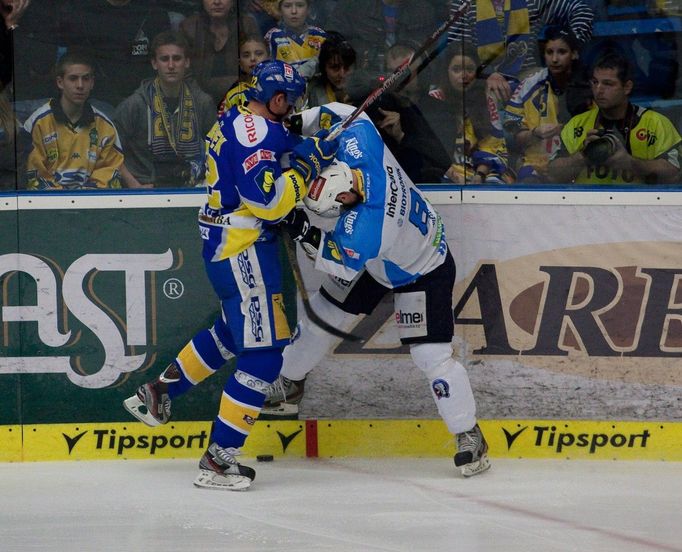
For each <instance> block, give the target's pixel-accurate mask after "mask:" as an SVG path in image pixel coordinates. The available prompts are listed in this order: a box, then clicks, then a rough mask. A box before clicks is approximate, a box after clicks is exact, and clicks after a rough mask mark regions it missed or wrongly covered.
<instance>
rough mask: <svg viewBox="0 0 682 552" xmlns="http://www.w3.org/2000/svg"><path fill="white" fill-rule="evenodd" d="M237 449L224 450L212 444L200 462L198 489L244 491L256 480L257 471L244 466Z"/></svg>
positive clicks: (195, 483)
mask: <svg viewBox="0 0 682 552" xmlns="http://www.w3.org/2000/svg"><path fill="white" fill-rule="evenodd" d="M239 454H240V452H239V450H237V449H235V448H222V447H220V446H218V444H217V443H211V444H210V445H209V446H208V449H207V450H206V452H205V453H204V455H203V456H202V457H201V460H200V461H199V470H200V472H199V475H198V476H197V477H196V479H195V480H194V485H195V486H196V487H201V488H203V489H218V490H221V489H222V490H228V491H244V490H246V489H248V488H249V487H250V486H251V482H252V481H253V480H254V479H255V478H256V470H254V469H253V468H250V467H248V466H242V465H241V464H240V463H238V462H237V459H236V456H238V455H239Z"/></svg>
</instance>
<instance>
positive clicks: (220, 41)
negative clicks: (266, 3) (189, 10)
mask: <svg viewBox="0 0 682 552" xmlns="http://www.w3.org/2000/svg"><path fill="white" fill-rule="evenodd" d="M180 30H181V31H182V32H183V33H184V35H185V36H186V37H187V39H188V40H189V43H190V47H191V49H192V57H191V59H192V65H191V67H192V71H191V74H192V76H193V77H194V78H196V79H197V81H198V82H199V86H201V88H202V89H203V90H204V91H205V92H208V94H209V95H210V96H211V97H212V98H213V101H214V103H215V105H216V107H217V106H218V105H220V102H221V101H222V99H223V98H224V97H225V92H227V90H228V89H229V88H230V86H231V85H232V83H233V82H234V81H235V80H236V79H237V78H239V64H238V62H237V59H238V56H239V34H240V33H242V34H259V33H258V27H257V25H256V23H255V21H254V20H253V18H251V17H249V16H246V17H243V18H241V20H240V18H239V17H238V14H237V9H236V5H235V1H234V0H203V2H202V10H201V12H199V13H195V14H194V15H191V16H190V17H188V18H187V19H185V20H184V21H183V22H182V23H180Z"/></svg>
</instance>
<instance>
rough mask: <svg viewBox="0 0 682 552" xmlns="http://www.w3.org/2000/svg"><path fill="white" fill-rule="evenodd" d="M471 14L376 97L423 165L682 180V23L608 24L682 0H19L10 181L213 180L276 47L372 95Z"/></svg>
mask: <svg viewBox="0 0 682 552" xmlns="http://www.w3.org/2000/svg"><path fill="white" fill-rule="evenodd" d="M455 12H457V14H458V17H457V19H456V21H455V22H454V24H453V25H452V26H451V27H450V28H449V30H448V32H447V34H446V35H445V36H443V37H442V39H441V40H440V41H439V43H438V45H437V46H436V49H435V51H434V53H433V55H432V60H430V62H429V63H428V64H424V67H423V71H421V72H419V73H418V74H416V75H412V77H411V78H410V79H408V80H407V81H405V82H403V83H401V84H400V85H399V86H398V87H397V88H396V89H395V90H393V91H391V92H390V93H387V94H385V95H384V96H382V98H381V99H380V101H379V102H378V103H377V104H375V105H374V106H372V108H371V109H370V110H369V112H368V115H369V116H370V117H371V118H372V120H373V121H374V123H375V125H376V127H377V129H378V130H379V131H380V133H381V135H382V138H383V139H384V141H385V143H386V144H387V145H388V147H389V148H390V149H391V151H392V152H393V153H394V155H395V156H396V158H397V159H398V160H399V162H400V163H401V165H403V167H404V168H405V170H406V171H407V172H408V174H409V175H410V177H411V178H412V179H413V180H415V181H416V182H420V183H454V184H479V183H487V184H514V183H519V184H529V185H532V184H544V183H547V184H549V183H560V184H567V183H572V182H575V183H588V184H670V183H680V182H682V176H681V172H680V156H681V154H682V145H681V144H682V138H680V128H679V125H680V122H681V121H682V117H680V116H679V112H680V110H679V109H678V111H677V113H678V115H676V114H675V113H676V112H675V111H674V110H672V109H671V110H669V112H666V114H664V113H662V112H661V110H660V109H659V107H660V105H662V104H661V102H660V101H659V103H658V104H657V103H656V102H655V101H654V100H668V102H669V103H670V104H671V105H674V104H675V101H676V100H677V101H678V103H679V100H680V99H682V91H681V90H680V88H681V87H680V83H681V82H682V71H680V68H679V62H680V59H682V56H681V55H680V52H679V49H680V48H682V45H681V44H678V41H680V40H682V32H679V31H678V32H677V33H675V32H669V33H649V34H646V35H645V34H641V35H632V34H629V35H622V34H621V35H618V34H616V33H610V34H609V33H601V34H599V35H598V34H597V33H595V32H594V30H595V27H596V26H598V25H602V28H605V29H609V27H608V25H609V23H615V22H619V21H623V20H638V21H640V20H646V19H658V18H661V19H667V20H668V21H673V20H674V19H675V18H678V22H679V18H680V17H681V16H682V13H680V12H682V9H681V8H680V7H679V2H678V1H674V0H637V1H632V0H466V1H465V0H409V1H408V0H145V1H143V0H64V1H62V2H54V1H53V0H0V13H1V14H2V19H3V21H2V22H0V191H1V190H11V189H15V188H19V189H32V190H58V189H69V190H74V189H103V188H168V187H180V188H183V187H193V186H201V185H202V182H203V176H204V168H203V166H204V155H205V153H204V137H205V135H206V133H207V131H208V130H209V129H210V127H211V126H212V125H213V123H214V122H215V120H216V117H217V116H219V115H220V114H221V113H222V112H223V111H224V110H226V109H229V108H230V107H232V106H235V105H240V106H243V105H244V104H245V102H246V100H245V96H244V92H245V91H246V90H247V89H248V88H249V87H250V74H251V72H252V70H253V69H254V67H255V66H256V64H258V63H259V62H260V61H263V60H265V59H270V58H274V59H280V60H282V61H286V62H288V63H290V64H291V65H292V66H294V67H295V68H296V69H297V70H298V71H299V73H300V74H301V76H303V77H304V79H305V80H306V81H307V83H308V93H307V106H308V107H313V106H317V105H321V104H324V103H328V102H332V101H338V102H344V103H348V104H351V105H359V104H360V103H361V102H362V100H363V99H364V98H365V97H366V96H367V95H368V94H369V93H370V92H371V91H372V90H373V89H375V88H376V87H377V86H379V85H380V84H381V83H382V82H383V80H384V79H385V78H386V77H387V76H388V75H390V74H391V73H392V72H393V71H394V70H395V69H397V68H398V67H399V66H400V65H401V64H402V63H405V62H406V61H408V60H410V59H411V56H412V55H413V54H414V53H415V52H416V51H417V50H418V48H419V46H420V45H421V44H422V43H423V41H424V40H425V39H426V38H428V37H429V36H430V35H431V34H432V33H433V32H434V30H435V29H436V28H438V26H439V25H441V24H442V22H443V21H445V20H446V19H447V18H448V16H449V15H450V14H452V13H455ZM603 25H606V27H604V26H603ZM431 61H432V62H431ZM652 102H653V104H654V107H651V105H652ZM640 104H643V105H640ZM247 107H248V106H247ZM668 115H670V116H668Z"/></svg>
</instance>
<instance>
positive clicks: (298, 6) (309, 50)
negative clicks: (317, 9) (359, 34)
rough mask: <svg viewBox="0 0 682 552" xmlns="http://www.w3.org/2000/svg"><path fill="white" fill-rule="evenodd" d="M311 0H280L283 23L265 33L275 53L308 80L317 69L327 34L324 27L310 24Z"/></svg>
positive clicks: (276, 57) (273, 53)
mask: <svg viewBox="0 0 682 552" xmlns="http://www.w3.org/2000/svg"><path fill="white" fill-rule="evenodd" d="M308 2H309V0H280V2H279V10H280V12H281V14H282V19H281V21H280V24H279V25H278V26H277V27H273V28H272V29H270V30H269V31H268V32H267V34H266V35H265V40H266V41H267V42H268V44H269V45H270V51H271V52H272V57H273V58H274V59H279V60H282V61H285V62H286V63H289V64H291V65H292V66H293V67H294V68H295V69H296V70H297V71H298V73H299V74H300V75H301V76H302V77H303V78H304V79H306V80H309V79H310V78H311V77H312V76H313V75H314V74H315V73H317V67H318V56H319V55H320V48H321V47H322V44H323V43H324V41H325V38H326V33H325V32H324V31H323V30H322V29H320V28H319V27H315V26H313V25H309V24H308V9H309V4H308Z"/></svg>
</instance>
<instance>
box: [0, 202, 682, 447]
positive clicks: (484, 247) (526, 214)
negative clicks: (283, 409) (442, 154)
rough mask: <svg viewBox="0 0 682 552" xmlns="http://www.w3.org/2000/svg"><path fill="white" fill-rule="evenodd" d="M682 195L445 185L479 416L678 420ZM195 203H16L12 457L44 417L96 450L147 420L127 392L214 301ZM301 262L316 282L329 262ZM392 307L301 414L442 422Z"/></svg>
mask: <svg viewBox="0 0 682 552" xmlns="http://www.w3.org/2000/svg"><path fill="white" fill-rule="evenodd" d="M474 195H476V197H474ZM521 195H522V194H521ZM671 195H672V196H675V194H674V193H672V194H668V195H666V194H658V196H659V197H658V199H656V197H654V198H650V200H648V201H639V199H638V200H636V201H632V200H630V199H627V198H626V200H625V201H623V202H621V203H620V204H616V203H615V202H613V201H612V198H611V199H609V198H605V199H604V200H603V201H594V196H592V197H591V198H590V199H589V200H585V199H584V198H583V195H580V196H575V201H570V197H571V193H570V192H565V193H564V194H563V198H564V200H565V198H566V197H567V196H568V197H569V201H564V202H563V203H562V201H561V199H557V200H556V201H554V200H550V201H545V199H544V198H543V199H540V200H538V199H537V194H535V195H533V194H531V195H530V196H529V198H530V199H529V200H528V201H526V202H524V201H523V198H521V199H519V197H518V196H519V194H516V196H514V197H512V198H507V199H504V198H503V200H502V201H500V200H499V197H500V196H499V195H497V196H495V197H496V198H497V199H490V196H489V195H486V194H485V193H481V192H478V193H477V194H474V193H473V192H471V193H469V194H467V193H459V192H458V193H453V192H438V193H435V194H431V196H430V197H431V198H432V201H433V202H434V203H435V204H437V209H438V210H439V212H440V213H441V215H442V216H443V219H444V220H445V225H446V232H447V236H448V243H449V245H450V247H451V250H452V251H453V255H454V257H455V260H456V263H457V283H456V287H455V290H454V296H453V304H454V313H453V316H455V319H456V330H455V336H454V341H453V343H454V346H455V355H456V357H457V358H458V359H459V360H460V361H461V362H462V363H463V364H465V366H466V367H467V369H468V372H469V375H470V378H471V382H472V386H473V388H474V394H475V395H476V399H477V403H478V416H479V417H480V418H482V419H483V420H502V421H504V420H506V419H509V420H623V421H627V420H632V421H655V420H660V421H680V420H682V414H681V412H682V411H680V408H679V404H680V402H681V401H682V363H680V357H681V356H682V290H681V289H680V280H681V279H682V240H680V236H682V217H680V216H679V212H680V207H679V206H678V205H676V204H674V203H678V201H677V198H676V196H675V197H674V200H673V201H670V199H669V198H670V197H671ZM661 196H662V197H663V199H661ZM640 197H642V196H640ZM666 198H668V199H666ZM5 199H7V198H3V200H5ZM11 201H15V202H16V206H13V205H12V204H11ZM201 201H202V197H201V194H199V193H197V194H194V193H185V194H167V195H155V194H149V195H133V194H120V195H119V194H115V195H114V194H111V195H109V194H92V195H89V196H69V195H58V194H54V195H27V196H23V195H22V196H19V198H16V197H15V198H9V199H7V201H5V203H4V205H3V207H2V209H0V219H1V220H0V222H1V223H2V228H3V230H4V231H3V232H2V234H0V247H1V250H0V285H1V286H2V300H1V301H2V302H1V304H0V307H1V308H0V330H1V332H2V333H1V334H0V335H1V340H2V341H1V344H0V345H1V347H0V392H1V393H2V397H3V400H2V401H0V429H1V430H2V433H0V436H1V437H2V446H0V449H1V450H2V452H1V453H0V454H2V455H3V456H0V460H1V459H2V458H3V457H6V456H8V455H9V456H16V447H17V442H19V443H21V438H20V437H18V436H17V435H18V434H20V433H21V432H22V426H23V432H24V440H25V442H27V443H29V442H32V441H31V439H33V438H34V437H37V436H39V435H42V434H43V433H42V432H41V431H40V427H41V426H42V425H44V424H48V425H50V427H55V428H59V427H61V426H62V425H63V424H65V425H66V426H68V431H67V430H64V431H57V433H56V435H57V439H58V440H59V439H62V440H63V439H64V437H62V434H68V435H73V436H72V438H75V436H77V435H78V434H80V433H82V432H83V431H88V432H89V433H86V434H84V435H85V436H86V437H87V438H88V439H90V440H91V441H92V439H94V441H93V442H94V443H95V445H96V443H97V439H100V445H101V447H104V448H106V447H105V444H106V446H107V447H108V443H110V442H113V443H114V444H113V445H112V446H113V449H112V450H118V446H119V444H118V443H119V441H117V440H116V438H117V437H116V434H112V433H106V434H105V433H102V432H104V431H111V430H110V429H107V427H105V426H103V424H114V425H115V424H124V425H125V424H128V425H126V427H133V426H134V424H132V420H131V419H130V417H129V415H128V414H127V413H126V412H125V411H124V410H123V409H122V408H121V401H122V400H123V399H124V398H126V397H127V396H129V395H131V394H132V393H133V392H134V390H135V389H136V387H137V386H138V385H139V384H140V383H142V382H144V381H146V380H148V379H150V378H151V377H153V376H156V375H157V374H158V372H159V371H160V370H161V369H162V368H163V367H164V366H165V365H166V364H167V363H168V362H169V361H170V360H171V359H172V358H173V357H174V355H175V354H176V353H177V351H178V350H179V348H180V347H181V346H182V345H184V343H185V342H186V341H187V340H188V339H189V338H191V336H192V335H193V334H194V333H195V332H196V331H197V330H199V329H201V328H203V327H208V326H210V325H211V324H212V322H213V320H214V319H215V317H216V316H217V314H218V305H217V302H216V300H215V298H214V295H213V292H212V290H211V288H210V285H209V283H208V280H207V278H206V276H205V274H204V269H203V261H202V259H201V254H200V248H201V240H200V236H199V233H198V230H197V226H196V210H197V207H198V205H199V204H200V203H201ZM557 203H558V204H557ZM581 203H582V204H581ZM17 207H18V208H17ZM301 264H302V266H303V270H304V276H305V279H306V282H307V284H308V287H309V288H310V289H311V290H314V289H315V287H316V286H317V285H319V282H320V281H321V277H320V275H319V274H317V273H315V272H314V271H313V270H312V267H311V266H310V264H309V263H307V262H306V261H305V260H304V259H303V258H301ZM289 289H290V290H293V286H292V285H291V284H290V288H289ZM289 307H290V308H289V312H290V313H291V312H292V311H293V308H291V301H289ZM392 307H393V306H392V302H391V301H390V298H389V300H387V301H384V302H383V303H381V305H380V306H379V308H377V310H376V311H375V313H374V314H373V315H372V316H370V317H367V318H365V319H363V320H361V321H360V322H359V323H358V324H357V326H356V327H355V328H354V331H355V332H356V333H360V334H362V335H363V336H364V337H365V338H366V342H365V343H363V344H357V343H350V342H337V343H336V344H335V345H334V346H333V347H331V348H330V350H329V351H328V355H327V357H326V358H325V361H324V365H323V366H321V367H319V368H318V369H316V370H315V371H313V372H312V373H311V375H310V376H309V378H308V382H307V384H306V397H305V400H304V402H303V403H302V405H301V419H303V420H304V419H311V420H314V419H332V420H339V421H342V420H344V419H346V420H349V421H351V420H361V419H384V420H389V419H396V418H397V419H410V418H412V419H419V420H429V419H431V420H438V415H437V412H436V408H435V405H434V403H433V400H432V398H431V395H430V393H429V388H428V385H427V383H426V381H425V379H424V377H423V375H422V374H421V373H420V372H419V371H418V369H417V368H415V367H414V365H413V364H412V362H411V359H410V356H409V351H408V350H407V349H406V348H405V347H401V346H400V344H399V342H398V339H397V333H396V329H395V324H394V316H395V315H394V312H393V308H392ZM230 369H231V368H230V367H229V366H228V367H227V369H226V370H224V371H222V372H223V373H218V374H217V375H216V376H213V377H212V378H211V379H209V380H207V381H206V382H203V383H202V384H201V386H200V387H197V388H196V389H193V390H192V391H191V392H189V393H188V394H187V395H186V396H184V397H182V398H181V399H178V400H176V401H174V405H173V415H174V421H177V422H178V423H185V422H187V423H190V421H194V422H195V423H196V421H197V420H200V421H209V420H210V419H212V417H213V416H214V414H215V412H216V409H217V404H218V401H219V398H220V389H222V385H223V382H224V380H225V377H226V376H227V373H228V371H229V370H230ZM259 423H261V422H259ZM294 423H295V422H294ZM435 423H438V424H439V423H440V422H439V421H437V422H435ZM529 423H532V422H529ZM87 424H95V425H96V426H97V427H94V426H89V425H87ZM29 427H30V428H32V429H31V434H30V435H28V434H27V433H26V432H27V430H28V428H29ZM117 427H118V426H117ZM83 428H88V429H87V430H86V429H83ZM42 429H43V430H48V429H49V428H48V427H43V428H42ZM138 429H139V428H138ZM138 429H136V431H137V430H138ZM164 429H165V428H164ZM34 430H35V431H34ZM113 430H114V431H123V432H124V433H125V431H124V430H122V429H117V428H114V429H113ZM95 431H99V432H100V433H94V432H95ZM48 433H49V432H48ZM527 433H528V434H529V433H532V431H531V430H528V431H527ZM188 435H189V436H191V435H190V434H188ZM196 435H199V434H198V433H197V434H196ZM320 435H322V434H321V433H320ZM501 435H502V434H501ZM524 435H526V434H524ZM550 435H551V432H548V433H545V434H544V435H543V437H546V438H547V439H549V438H550ZM86 437H83V439H86ZM50 438H52V437H50ZM446 438H447V435H446ZM524 438H525V437H524ZM557 438H558V437H557ZM198 439H199V437H195V438H194V440H192V441H191V442H192V447H194V445H195V444H197V443H198ZM564 439H568V437H564ZM576 439H577V437H576ZM619 439H621V438H620V437H619V438H617V439H616V444H618V443H620V441H619ZM173 442H174V443H175V444H176V445H178V447H177V448H178V450H180V449H181V448H182V447H180V445H179V443H180V439H179V438H178V439H176V440H175V441H173ZM136 443H138V441H136ZM148 443H149V447H151V446H152V440H149V441H148ZM156 443H157V445H158V443H159V441H158V440H157V441H156ZM168 443H169V444H167V448H166V449H165V450H172V449H173V446H172V445H170V441H168ZM81 444H82V443H81ZM124 444H125V441H124ZM192 447H190V449H191V450H193V448H192ZM143 448H144V447H142V448H140V451H139V452H140V453H141V454H142V453H143V452H142V451H143ZM157 448H158V447H157ZM626 448H627V447H626ZM95 449H96V446H95ZM107 450H108V449H107ZM149 450H150V449H149ZM182 450H184V449H182ZM575 450H578V449H577V448H576V449H575ZM12 451H15V452H12ZM192 454H193V453H192ZM29 456H30V455H29ZM67 456H68V455H67Z"/></svg>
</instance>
